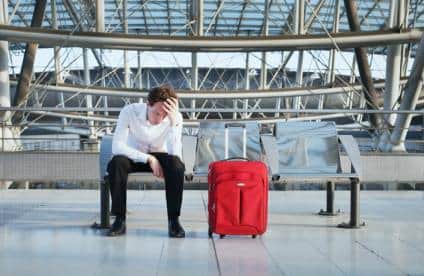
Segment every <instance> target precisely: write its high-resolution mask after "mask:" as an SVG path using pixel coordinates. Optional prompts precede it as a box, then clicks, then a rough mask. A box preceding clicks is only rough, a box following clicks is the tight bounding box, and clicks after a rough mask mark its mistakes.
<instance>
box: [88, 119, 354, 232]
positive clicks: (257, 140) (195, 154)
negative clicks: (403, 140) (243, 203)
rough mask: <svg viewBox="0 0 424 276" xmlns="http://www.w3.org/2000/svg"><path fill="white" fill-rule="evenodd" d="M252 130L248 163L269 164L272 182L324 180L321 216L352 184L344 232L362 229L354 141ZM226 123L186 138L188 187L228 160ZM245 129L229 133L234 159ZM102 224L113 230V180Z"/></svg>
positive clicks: (303, 131) (103, 150)
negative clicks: (338, 187)
mask: <svg viewBox="0 0 424 276" xmlns="http://www.w3.org/2000/svg"><path fill="white" fill-rule="evenodd" d="M244 124H245V127H246V130H247V148H246V153H247V157H248V158H249V159H252V160H262V161H265V162H266V163H267V164H268V167H269V173H270V176H271V177H270V178H271V179H272V181H289V180H296V179H297V180H302V181H304V180H318V181H325V182H326V183H327V206H326V207H327V208H326V211H321V212H320V214H321V215H336V214H337V213H335V212H334V190H335V182H334V181H335V180H337V179H339V180H340V179H348V180H349V182H350V185H351V200H350V201H351V208H350V221H349V222H348V223H343V224H340V225H339V226H340V227H347V228H358V227H360V226H361V225H362V224H361V223H360V221H359V217H360V216H359V215H360V214H359V191H360V178H361V166H360V165H361V164H360V152H359V148H358V145H357V143H356V141H355V140H354V139H353V137H352V136H344V135H341V136H338V135H337V131H336V126H335V124H334V123H332V122H278V123H277V124H276V127H275V130H276V131H275V136H272V135H260V131H259V125H258V123H257V122H255V121H251V122H245V123H244ZM224 131H225V122H201V123H200V126H199V131H198V134H197V137H195V136H183V159H184V160H183V161H184V162H185V165H186V181H199V182H200V181H203V182H206V181H207V173H208V166H209V163H210V162H213V161H216V160H221V159H224V158H225V157H224V155H225V153H224ZM241 137H242V129H241V128H240V129H234V130H232V131H230V132H229V156H230V157H234V156H242V155H243V154H242V138H241ZM340 146H343V147H344V150H345V152H346V154H347V157H348V160H349V161H350V168H349V169H348V172H346V169H344V168H342V164H341V160H340V151H339V147H340ZM111 148H112V136H105V137H103V139H102V142H101V145H100V175H101V176H104V175H105V174H106V166H107V164H108V162H109V160H110V158H111V157H112V153H111ZM140 176H142V177H143V180H148V179H151V178H154V176H153V175H152V174H151V173H133V174H130V175H129V180H130V179H134V178H137V177H140ZM100 194H101V200H100V205H101V206H100V209H101V217H100V224H95V227H99V228H107V227H109V189H108V183H107V177H105V178H104V179H103V181H101V184H100Z"/></svg>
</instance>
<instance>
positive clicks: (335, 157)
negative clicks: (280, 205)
mask: <svg viewBox="0 0 424 276" xmlns="http://www.w3.org/2000/svg"><path fill="white" fill-rule="evenodd" d="M261 141H262V145H263V149H264V151H265V155H266V157H267V160H268V165H269V168H270V175H271V179H272V180H273V181H285V182H287V181H290V180H291V181H296V180H301V181H306V180H308V181H323V180H324V181H325V182H326V184H327V187H326V188H327V204H326V211H324V210H321V211H320V212H319V214H320V215H329V216H331V215H336V214H337V213H335V212H334V190H335V183H334V182H335V181H336V180H345V179H347V180H349V182H350V185H351V187H350V191H351V197H350V221H349V222H348V223H342V224H340V225H339V227H345V228H358V227H360V226H362V225H363V224H361V223H360V221H359V217H360V216H359V191H360V178H361V163H360V152H359V147H358V144H357V143H356V141H355V139H354V138H353V137H352V136H350V135H337V130H336V125H335V124H334V122H278V123H277V124H276V126H275V135H273V136H270V135H262V136H261ZM340 147H343V148H344V150H345V152H346V155H347V157H348V160H349V161H350V167H349V168H343V167H342V163H341V159H340Z"/></svg>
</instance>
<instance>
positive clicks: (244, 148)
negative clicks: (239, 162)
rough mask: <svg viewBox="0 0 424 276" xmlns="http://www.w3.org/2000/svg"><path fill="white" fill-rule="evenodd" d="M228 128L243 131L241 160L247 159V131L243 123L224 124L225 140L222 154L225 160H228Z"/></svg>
mask: <svg viewBox="0 0 424 276" xmlns="http://www.w3.org/2000/svg"><path fill="white" fill-rule="evenodd" d="M230 127H233V128H242V129H243V145H242V147H243V158H246V157H247V129H246V124H243V123H226V124H225V138H224V139H225V140H224V152H225V159H228V130H229V128H230Z"/></svg>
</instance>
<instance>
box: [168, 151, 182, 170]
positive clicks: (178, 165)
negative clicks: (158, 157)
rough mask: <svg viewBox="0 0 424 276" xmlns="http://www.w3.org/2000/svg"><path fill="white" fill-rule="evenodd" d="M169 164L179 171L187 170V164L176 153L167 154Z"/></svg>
mask: <svg viewBox="0 0 424 276" xmlns="http://www.w3.org/2000/svg"><path fill="white" fill-rule="evenodd" d="M167 159H168V160H167V164H168V167H169V168H172V169H174V170H177V171H179V172H182V173H184V171H185V165H184V163H183V161H181V159H180V158H179V157H178V156H176V155H168V156H167Z"/></svg>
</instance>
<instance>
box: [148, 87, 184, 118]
mask: <svg viewBox="0 0 424 276" xmlns="http://www.w3.org/2000/svg"><path fill="white" fill-rule="evenodd" d="M169 98H175V99H178V97H177V94H176V93H175V91H174V89H173V88H172V87H170V86H166V85H163V86H158V87H154V88H152V89H151V90H150V91H149V95H148V96H147V104H148V106H149V109H148V110H149V111H148V115H147V116H148V120H149V122H150V123H151V124H153V125H157V124H160V123H161V122H162V121H163V119H165V117H166V116H167V114H166V111H165V110H164V109H163V102H165V101H166V100H167V99H169Z"/></svg>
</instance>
